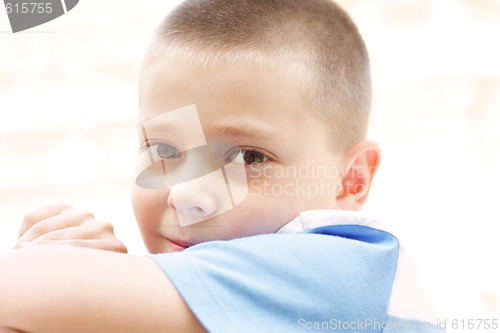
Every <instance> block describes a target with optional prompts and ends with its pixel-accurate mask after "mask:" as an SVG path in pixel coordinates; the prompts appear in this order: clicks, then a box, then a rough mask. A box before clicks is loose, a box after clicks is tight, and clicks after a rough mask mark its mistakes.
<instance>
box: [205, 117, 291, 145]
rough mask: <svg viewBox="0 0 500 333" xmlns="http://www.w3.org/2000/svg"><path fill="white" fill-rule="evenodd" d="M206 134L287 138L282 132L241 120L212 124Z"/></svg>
mask: <svg viewBox="0 0 500 333" xmlns="http://www.w3.org/2000/svg"><path fill="white" fill-rule="evenodd" d="M207 132H208V133H206V134H207V135H208V134H209V135H211V136H214V137H229V138H246V139H253V140H261V141H280V140H287V139H288V137H287V136H286V135H285V134H284V133H283V132H279V131H276V130H275V129H271V128H262V126H259V127H256V126H255V125H254V124H251V123H247V122H242V123H240V124H237V125H236V124H231V125H229V124H228V125H223V124H214V125H213V126H212V127H211V128H210V129H209V130H207Z"/></svg>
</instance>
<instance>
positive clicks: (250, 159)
mask: <svg viewBox="0 0 500 333" xmlns="http://www.w3.org/2000/svg"><path fill="white" fill-rule="evenodd" d="M242 152H243V161H245V164H258V163H262V162H264V161H265V160H267V157H266V156H265V155H264V154H262V153H259V152H258V151H255V150H243V151H242Z"/></svg>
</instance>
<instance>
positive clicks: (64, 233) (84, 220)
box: [14, 204, 127, 253]
mask: <svg viewBox="0 0 500 333" xmlns="http://www.w3.org/2000/svg"><path fill="white" fill-rule="evenodd" d="M41 244H65V245H74V246H80V247H88V248H94V249H100V250H106V251H113V252H122V253H127V248H126V247H125V245H123V243H122V242H121V241H120V240H118V238H116V236H115V234H114V232H113V225H111V223H107V222H99V221H96V219H95V217H94V215H93V214H92V213H91V212H88V211H83V210H77V209H74V208H73V207H71V206H68V205H66V204H54V205H49V206H44V207H41V208H38V209H35V210H34V211H32V212H30V213H29V214H28V215H26V216H25V217H24V220H23V222H22V224H21V228H20V230H19V239H18V241H17V243H16V245H15V246H14V249H16V248H22V247H26V246H31V245H41Z"/></svg>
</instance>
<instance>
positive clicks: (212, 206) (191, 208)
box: [168, 181, 217, 220]
mask: <svg viewBox="0 0 500 333" xmlns="http://www.w3.org/2000/svg"><path fill="white" fill-rule="evenodd" d="M195 183H197V182H196V181H190V182H186V183H182V184H178V185H175V186H173V187H172V188H171V190H170V194H169V196H168V203H169V204H170V205H171V206H172V207H174V208H175V209H176V210H177V211H178V213H181V214H182V215H184V220H185V219H186V218H187V219H190V218H191V219H196V220H198V218H209V217H210V216H212V215H213V214H214V213H215V212H216V210H217V202H216V200H215V198H214V197H213V196H212V195H211V194H210V193H208V192H207V191H206V190H204V189H203V187H202V186H196V185H200V184H195Z"/></svg>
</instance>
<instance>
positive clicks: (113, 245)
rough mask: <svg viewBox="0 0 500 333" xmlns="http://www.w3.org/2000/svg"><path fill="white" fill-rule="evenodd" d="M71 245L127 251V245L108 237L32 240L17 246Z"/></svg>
mask: <svg viewBox="0 0 500 333" xmlns="http://www.w3.org/2000/svg"><path fill="white" fill-rule="evenodd" d="M51 244H55V245H71V246H78V247H86V248H90V249H96V250H103V251H111V252H119V253H127V247H126V246H125V245H124V244H123V243H122V242H121V241H120V240H118V239H117V238H109V239H63V240H36V241H34V242H23V243H20V244H19V248H25V247H31V246H43V245H51Z"/></svg>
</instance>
